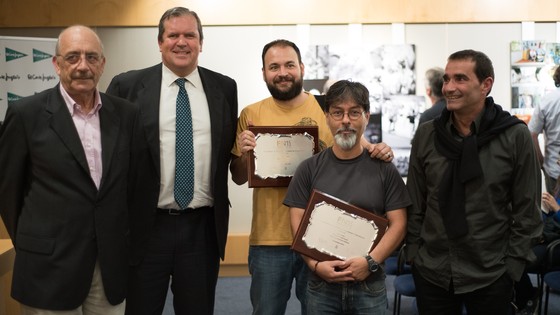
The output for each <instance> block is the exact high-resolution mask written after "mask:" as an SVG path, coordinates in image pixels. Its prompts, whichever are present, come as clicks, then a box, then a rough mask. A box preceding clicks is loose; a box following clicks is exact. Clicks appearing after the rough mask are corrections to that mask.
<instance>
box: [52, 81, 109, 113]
mask: <svg viewBox="0 0 560 315" xmlns="http://www.w3.org/2000/svg"><path fill="white" fill-rule="evenodd" d="M59 88H60V94H62V99H63V100H64V103H66V107H67V108H68V111H70V116H74V110H75V109H76V107H77V106H81V104H78V103H76V101H74V99H72V97H71V96H70V94H68V92H66V90H65V89H64V88H63V87H62V84H59ZM94 93H95V100H94V106H93V110H92V111H91V112H90V114H96V113H97V112H98V111H99V109H101V105H102V103H101V95H100V94H99V90H98V89H97V88H96V89H95V91H94Z"/></svg>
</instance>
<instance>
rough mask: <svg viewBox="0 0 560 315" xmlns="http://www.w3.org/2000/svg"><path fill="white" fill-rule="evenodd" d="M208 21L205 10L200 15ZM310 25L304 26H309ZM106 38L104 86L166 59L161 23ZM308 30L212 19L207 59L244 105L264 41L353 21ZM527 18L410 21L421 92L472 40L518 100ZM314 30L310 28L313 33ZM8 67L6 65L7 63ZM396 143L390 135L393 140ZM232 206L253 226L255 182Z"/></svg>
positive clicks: (503, 95) (257, 93)
mask: <svg viewBox="0 0 560 315" xmlns="http://www.w3.org/2000/svg"><path fill="white" fill-rule="evenodd" d="M201 18H202V21H203V23H204V16H201ZM304 29H305V28H304ZM60 30H61V28H0V35H4V36H32V37H56V36H57V35H58V33H59V31H60ZM96 30H97V32H98V34H99V36H100V37H101V40H102V41H103V43H104V45H105V53H106V56H107V64H106V67H105V73H104V75H103V77H102V79H101V81H100V83H99V88H100V89H101V90H102V91H104V90H105V89H106V88H107V86H108V84H109V82H110V80H111V78H112V77H113V76H114V75H116V74H118V73H121V72H123V71H127V70H131V69H138V68H143V67H147V66H150V65H153V64H155V63H158V62H160V53H159V49H158V46H157V27H127V28H121V27H98V28H96ZM307 30H308V31H305V32H306V34H302V33H301V28H298V27H297V26H296V25H274V26H272V25H271V26H262V25H255V26H206V27H205V28H204V37H205V40H204V45H203V52H202V54H201V56H200V65H201V66H204V67H207V68H210V69H212V70H215V71H218V72H221V73H224V74H227V75H229V76H230V77H232V78H233V79H235V80H236V81H237V83H238V89H239V105H240V110H241V109H242V108H243V107H245V106H246V105H249V104H251V103H253V102H256V101H258V100H260V99H262V98H265V97H268V96H269V93H268V90H267V89H266V86H265V84H264V82H263V80H262V73H261V67H262V64H261V53H262V47H263V46H264V45H265V44H266V43H268V42H269V41H271V40H274V39H277V38H285V39H289V40H292V41H295V42H296V43H301V41H302V39H303V40H305V41H308V44H309V45H325V44H333V45H334V44H337V45H339V44H347V43H348V41H349V39H348V38H349V36H348V26H347V25H311V26H309V28H307ZM521 31H522V27H521V23H513V22H512V23H453V24H443V23H435V24H433V23H425V24H405V25H404V41H405V43H407V44H414V45H415V47H416V58H417V59H416V60H417V64H416V75H417V94H418V95H424V80H423V75H424V72H425V71H426V70H427V69H428V68H430V67H433V66H441V67H445V63H446V58H447V56H448V55H449V54H451V53H453V52H455V51H457V50H461V49H466V48H472V49H476V50H481V51H483V52H485V53H486V54H487V55H488V56H489V57H490V58H491V59H492V61H493V63H494V68H495V72H496V81H495V84H494V88H493V90H492V94H491V96H493V97H494V99H495V100H496V101H497V103H499V104H502V105H503V106H504V107H505V108H511V95H510V61H509V58H510V56H509V43H510V42H511V41H513V40H521V39H522V34H521ZM307 32H308V34H307ZM394 32H395V27H394V26H392V25H391V24H369V25H363V26H362V36H361V42H362V43H363V44H373V45H381V44H392V43H394ZM558 36H559V34H557V23H555V22H542V23H535V28H534V39H539V40H546V41H558ZM0 71H1V69H0ZM389 144H390V143H389ZM230 198H231V203H232V211H231V218H230V233H232V234H246V233H248V232H249V231H250V222H251V200H252V198H251V190H250V189H248V188H247V187H246V185H244V186H237V185H236V184H235V183H233V182H232V181H230Z"/></svg>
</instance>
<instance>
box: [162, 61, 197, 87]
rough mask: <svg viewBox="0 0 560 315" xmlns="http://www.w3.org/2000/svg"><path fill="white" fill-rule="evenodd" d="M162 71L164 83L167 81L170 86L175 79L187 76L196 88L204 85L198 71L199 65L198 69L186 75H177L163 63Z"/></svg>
mask: <svg viewBox="0 0 560 315" xmlns="http://www.w3.org/2000/svg"><path fill="white" fill-rule="evenodd" d="M161 71H162V75H161V80H162V82H163V83H165V86H168V87H170V86H172V85H173V84H174V83H175V80H177V79H178V78H185V79H187V81H189V83H190V84H192V85H193V86H194V87H195V88H200V87H202V80H201V79H200V73H199V72H198V67H196V69H195V70H194V71H193V72H191V73H189V75H187V76H186V77H179V76H177V75H176V74H175V73H173V71H171V70H169V68H167V67H166V66H165V65H164V64H162V70H161Z"/></svg>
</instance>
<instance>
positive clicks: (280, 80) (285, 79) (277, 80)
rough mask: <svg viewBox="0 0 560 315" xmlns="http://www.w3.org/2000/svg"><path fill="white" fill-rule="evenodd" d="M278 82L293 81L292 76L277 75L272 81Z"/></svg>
mask: <svg viewBox="0 0 560 315" xmlns="http://www.w3.org/2000/svg"><path fill="white" fill-rule="evenodd" d="M280 82H294V78H293V77H292V76H291V75H285V76H279V77H277V78H276V79H274V83H280Z"/></svg>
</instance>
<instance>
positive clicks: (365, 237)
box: [292, 190, 388, 261]
mask: <svg viewBox="0 0 560 315" xmlns="http://www.w3.org/2000/svg"><path fill="white" fill-rule="evenodd" d="M387 225H388V221H387V219H385V218H384V217H381V216H379V215H376V214H374V213H372V212H370V211H367V210H364V209H362V208H359V207H356V206H353V205H351V204H349V203H347V202H344V201H342V200H340V199H337V198H335V197H332V196H329V195H327V194H324V193H322V192H320V191H318V190H313V193H312V195H311V199H310V200H309V202H308V204H307V209H305V213H304V215H303V218H302V220H301V223H300V225H299V228H298V230H297V233H296V235H295V237H294V240H293V243H292V250H294V251H296V252H298V253H300V254H303V255H306V256H309V257H311V258H313V259H316V260H319V261H325V260H345V259H347V258H350V257H356V256H364V255H366V254H368V253H369V252H371V250H372V249H373V248H374V247H375V246H376V245H377V244H378V243H379V241H380V240H381V238H382V237H383V235H384V234H385V231H386V230H387Z"/></svg>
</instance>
